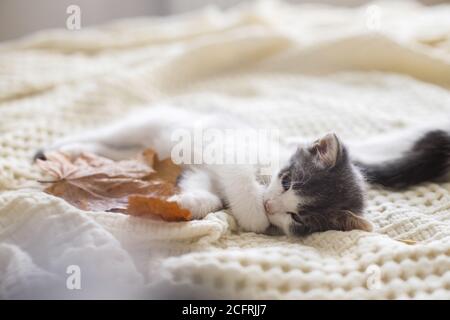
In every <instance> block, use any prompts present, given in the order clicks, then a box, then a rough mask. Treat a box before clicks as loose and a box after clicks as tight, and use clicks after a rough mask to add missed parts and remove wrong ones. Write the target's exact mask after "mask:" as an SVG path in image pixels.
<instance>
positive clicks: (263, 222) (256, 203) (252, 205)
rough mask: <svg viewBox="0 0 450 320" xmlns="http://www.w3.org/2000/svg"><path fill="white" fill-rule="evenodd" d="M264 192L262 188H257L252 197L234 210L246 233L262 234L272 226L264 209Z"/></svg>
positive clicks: (237, 205) (236, 205) (238, 204)
mask: <svg viewBox="0 0 450 320" xmlns="http://www.w3.org/2000/svg"><path fill="white" fill-rule="evenodd" d="M263 191H264V188H263V187H262V186H257V188H256V190H255V194H254V195H253V196H252V197H250V198H248V199H245V200H244V201H242V202H241V203H237V204H235V206H234V208H232V210H233V213H234V216H235V218H236V220H237V221H238V224H239V226H240V227H241V228H242V229H243V230H245V231H251V232H256V233H262V232H264V231H265V230H266V229H267V228H268V227H269V226H270V221H269V219H268V218H267V215H266V210H265V209H264V200H263ZM251 199H252V200H253V201H251Z"/></svg>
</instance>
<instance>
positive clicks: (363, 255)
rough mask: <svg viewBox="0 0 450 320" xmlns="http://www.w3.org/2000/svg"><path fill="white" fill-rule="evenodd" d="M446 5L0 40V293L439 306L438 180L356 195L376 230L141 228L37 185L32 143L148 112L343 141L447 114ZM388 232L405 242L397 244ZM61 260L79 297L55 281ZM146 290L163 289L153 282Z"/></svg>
mask: <svg viewBox="0 0 450 320" xmlns="http://www.w3.org/2000/svg"><path fill="white" fill-rule="evenodd" d="M449 17H450V6H440V7H439V8H434V7H422V6H420V5H418V4H415V3H391V2H387V1H386V2H374V3H372V5H371V6H370V7H360V8H351V9H343V8H339V9H337V8H332V7H327V6H314V5H302V6H293V5H288V4H285V3H282V2H274V1H265V2H257V3H252V4H246V5H241V6H238V7H235V8H233V9H231V10H228V11H221V10H219V9H217V8H214V7H209V8H206V9H203V10H200V11H197V12H193V13H190V14H186V15H182V16H176V17H170V18H158V19H156V18H140V19H134V20H124V21H118V22H115V23H111V24H107V25H104V26H99V27H96V28H86V29H82V30H80V31H65V30H54V31H45V32H41V33H38V34H34V35H32V36H29V37H26V38H24V39H21V40H18V41H13V42H9V43H5V44H3V45H1V46H0V190H1V194H0V298H17V297H22V298H23V297H35V298H36V297H50V298H51V297H69V298H77V297H84V298H95V297H123V298H132V297H149V298H151V297H160V296H163V295H164V294H167V296H168V297H177V296H182V297H192V295H194V296H195V297H204V298H205V297H206V298H257V299H270V298H273V299H312V298H319V299H365V298H368V299H402V298H406V299H408V298H440V299H449V298H450V241H449V240H450V183H439V184H438V183H424V184H422V185H419V186H417V187H414V188H410V189H409V190H406V191H401V192H400V191H395V192H394V191H389V190H384V189H381V188H370V189H369V190H368V200H369V204H368V208H367V210H366V211H367V212H366V216H367V217H368V219H370V220H371V221H372V222H373V223H374V225H375V230H374V231H373V232H370V233H368V232H362V231H351V232H338V231H327V232H323V233H316V234H313V235H310V236H308V237H305V238H301V239H298V238H297V239H296V238H288V237H285V236H266V235H258V234H254V233H245V232H241V231H240V230H239V228H238V226H237V225H236V222H235V220H234V218H233V217H232V216H231V215H229V214H228V213H227V212H224V211H221V212H215V213H210V214H209V215H208V216H207V217H206V218H205V219H203V220H200V221H191V222H178V223H176V222H173V223H169V222H155V221H152V220H149V219H142V218H137V217H128V216H125V215H122V214H118V213H94V212H83V211H80V210H78V209H76V208H74V207H72V206H70V205H69V204H67V203H65V202H64V201H63V200H61V199H58V198H55V197H52V196H50V195H47V194H45V193H43V192H42V191H41V189H40V188H41V187H40V186H39V184H38V183H37V182H36V181H37V180H39V179H42V178H43V177H42V176H41V173H40V171H39V170H38V168H37V167H36V166H35V165H32V162H31V157H32V155H33V153H34V152H35V151H36V149H38V148H39V147H42V146H45V145H48V144H50V143H51V142H52V141H54V140H56V139H58V138H60V137H63V136H66V135H70V134H74V133H76V132H80V131H83V130H86V129H89V128H95V127H99V126H101V125H103V124H105V125H106V124H108V123H110V122H111V121H113V120H117V119H120V118H121V117H123V116H124V115H125V114H127V113H128V112H130V111H132V110H137V109H139V108H151V107H152V106H154V105H156V104H160V103H164V104H171V105H174V106H176V107H179V108H188V109H195V110H203V111H205V112H212V111H216V110H226V111H227V112H231V113H234V114H237V115H239V116H241V117H242V118H244V119H247V120H249V121H251V122H253V123H255V124H258V125H260V126H263V127H266V128H271V127H273V128H278V129H280V131H281V133H282V137H284V138H289V137H293V136H303V137H311V138H316V137H318V136H320V135H321V134H323V133H325V132H328V131H334V132H336V133H337V134H338V135H340V137H341V138H342V139H343V140H344V141H349V140H352V139H357V140H364V139H366V138H368V137H371V136H375V135H377V134H380V133H383V132H387V131H395V130H398V129H400V128H405V127H409V126H413V125H416V124H420V123H424V122H427V121H432V120H433V119H442V118H448V117H449V115H450V93H449V91H448V88H449V87H450V19H449ZM398 240H412V241H415V243H413V244H407V243H405V242H401V241H398ZM69 265H78V266H80V268H81V271H82V290H68V289H66V278H67V277H68V276H69V275H68V274H67V273H66V270H67V267H68V266H69ZM161 288H164V290H162V289H161Z"/></svg>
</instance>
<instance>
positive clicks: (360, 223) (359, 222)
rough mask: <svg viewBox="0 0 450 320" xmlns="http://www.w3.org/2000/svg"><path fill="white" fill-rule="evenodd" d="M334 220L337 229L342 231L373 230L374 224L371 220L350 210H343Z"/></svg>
mask: <svg viewBox="0 0 450 320" xmlns="http://www.w3.org/2000/svg"><path fill="white" fill-rule="evenodd" d="M333 222H334V224H335V227H336V229H338V230H342V231H350V230H363V231H368V232H370V231H372V230H373V224H372V223H371V222H370V221H369V220H367V219H365V218H363V217H361V216H358V215H356V214H354V213H353V212H350V211H343V212H341V214H339V216H338V217H337V219H335V220H334V221H333Z"/></svg>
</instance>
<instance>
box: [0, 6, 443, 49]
mask: <svg viewBox="0 0 450 320" xmlns="http://www.w3.org/2000/svg"><path fill="white" fill-rule="evenodd" d="M397 1H414V0H397ZM449 1H450V0H420V1H419V2H421V3H424V4H426V5H434V4H439V3H444V2H449ZM239 2H244V1H242V0H210V1H208V0H126V1H124V0H32V1H30V0H0V41H5V40H11V39H14V38H17V37H21V36H23V35H26V34H28V33H31V32H34V31H38V30H42V29H49V28H64V27H65V25H66V19H67V16H68V14H67V13H66V9H67V7H68V6H70V5H78V6H79V7H80V8H81V14H82V16H81V21H82V26H83V27H85V26H89V25H94V24H100V23H104V22H106V21H109V20H113V19H119V18H127V17H136V16H164V15H170V14H177V13H182V12H186V11H190V10H194V9H197V8H200V7H204V6H206V5H216V6H219V7H221V8H227V7H230V6H233V5H235V4H237V3H239ZM288 2H294V3H307V2H314V3H325V4H332V5H338V6H358V5H362V4H366V3H368V2H370V1H367V0H318V1H313V0H309V1H307V0H288Z"/></svg>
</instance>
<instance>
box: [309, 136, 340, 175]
mask: <svg viewBox="0 0 450 320" xmlns="http://www.w3.org/2000/svg"><path fill="white" fill-rule="evenodd" d="M340 150H341V143H340V141H339V139H338V137H337V136H336V135H335V134H334V133H328V134H326V135H325V136H323V137H322V138H320V139H319V140H317V141H315V142H314V143H313V145H312V148H311V152H312V153H313V154H314V155H315V156H316V160H317V163H318V164H319V165H320V166H321V167H323V168H332V167H334V166H335V165H336V162H337V159H338V157H339V154H340Z"/></svg>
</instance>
